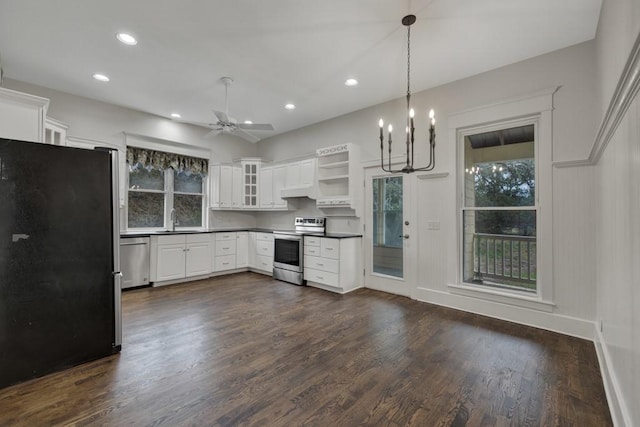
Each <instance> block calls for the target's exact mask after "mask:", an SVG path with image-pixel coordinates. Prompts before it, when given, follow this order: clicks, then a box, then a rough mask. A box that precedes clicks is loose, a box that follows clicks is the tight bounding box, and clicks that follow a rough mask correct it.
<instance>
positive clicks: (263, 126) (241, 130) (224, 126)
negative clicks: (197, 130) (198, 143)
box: [187, 77, 273, 142]
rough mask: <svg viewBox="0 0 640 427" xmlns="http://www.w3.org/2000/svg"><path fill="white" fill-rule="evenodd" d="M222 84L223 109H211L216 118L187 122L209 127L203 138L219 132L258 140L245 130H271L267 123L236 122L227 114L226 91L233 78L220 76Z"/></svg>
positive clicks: (253, 140) (249, 139)
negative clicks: (206, 120) (208, 120)
mask: <svg viewBox="0 0 640 427" xmlns="http://www.w3.org/2000/svg"><path fill="white" fill-rule="evenodd" d="M220 81H221V82H222V84H224V101H225V111H224V112H222V111H216V110H213V114H215V116H216V118H217V119H218V121H217V122H215V123H199V122H187V123H191V124H195V125H199V126H205V127H208V128H211V129H212V130H211V132H209V133H207V134H206V135H205V138H209V137H211V136H214V135H219V134H221V133H227V134H231V135H236V136H239V137H240V138H243V139H245V140H247V141H249V142H258V141H259V140H260V138H258V137H257V136H255V135H252V134H250V133H249V132H247V131H255V130H257V131H271V130H273V126H272V125H271V124H269V123H238V121H237V120H236V119H234V118H233V117H230V116H229V97H228V91H229V86H231V83H233V79H232V78H231V77H222V78H221V79H220Z"/></svg>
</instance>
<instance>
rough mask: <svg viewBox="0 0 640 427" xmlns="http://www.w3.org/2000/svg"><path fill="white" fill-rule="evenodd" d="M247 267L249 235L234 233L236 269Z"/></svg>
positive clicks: (246, 233) (244, 232)
mask: <svg viewBox="0 0 640 427" xmlns="http://www.w3.org/2000/svg"><path fill="white" fill-rule="evenodd" d="M246 267H249V233H248V232H246V231H239V232H237V233H236V268H246Z"/></svg>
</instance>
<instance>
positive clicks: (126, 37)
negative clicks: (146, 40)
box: [116, 33, 138, 46]
mask: <svg viewBox="0 0 640 427" xmlns="http://www.w3.org/2000/svg"><path fill="white" fill-rule="evenodd" d="M116 38H117V39H118V40H120V42H122V43H124V44H126V45H128V46H135V45H137V44H138V40H136V38H135V37H133V36H132V35H131V34H127V33H118V34H116Z"/></svg>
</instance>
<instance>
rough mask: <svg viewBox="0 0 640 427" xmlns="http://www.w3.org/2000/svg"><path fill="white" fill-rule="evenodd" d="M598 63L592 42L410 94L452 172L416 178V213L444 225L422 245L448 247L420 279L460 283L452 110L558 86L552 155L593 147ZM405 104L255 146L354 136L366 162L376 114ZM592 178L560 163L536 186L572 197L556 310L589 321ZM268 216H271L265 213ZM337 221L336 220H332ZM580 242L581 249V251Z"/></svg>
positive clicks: (565, 212) (304, 148)
mask: <svg viewBox="0 0 640 427" xmlns="http://www.w3.org/2000/svg"><path fill="white" fill-rule="evenodd" d="M595 64H596V62H595V42H593V41H591V42H586V43H582V44H579V45H576V46H573V47H569V48H566V49H562V50H559V51H556V52H552V53H549V54H546V55H543V56H539V57H536V58H533V59H530V60H527V61H523V62H519V63H516V64H512V65H509V66H506V67H503V68H500V69H497V70H494V71H490V72H487V73H483V74H480V75H477V76H474V77H471V78H468V79H464V80H460V81H457V82H454V83H451V84H447V85H444V86H440V87H437V88H434V89H430V90H427V91H423V92H419V93H416V94H414V95H413V98H412V99H413V100H414V108H415V110H416V112H417V115H418V117H419V118H418V119H417V120H416V126H417V131H418V132H419V133H420V135H421V137H420V138H419V140H420V145H421V146H422V145H424V141H426V125H427V120H426V115H427V111H428V110H429V108H434V109H435V111H436V119H437V124H436V130H437V132H438V140H437V146H436V150H437V167H436V169H435V171H434V172H448V173H449V177H448V178H446V179H444V180H425V181H421V182H420V183H419V184H417V187H418V189H419V190H418V191H419V193H418V195H417V198H418V199H419V200H420V202H419V203H418V204H417V205H416V206H417V209H418V215H417V216H418V217H422V218H430V219H432V220H438V221H440V222H441V230H440V232H439V233H436V234H434V233H431V234H427V231H426V230H423V229H422V228H420V229H419V230H418V239H419V240H418V245H419V247H418V253H419V254H428V253H434V251H435V252H437V253H439V254H442V259H440V258H438V259H432V258H428V257H425V258H423V259H420V263H419V264H420V265H419V266H416V268H417V269H418V274H417V277H419V278H420V279H419V281H418V283H416V287H420V288H424V289H429V290H434V291H438V292H444V293H448V292H449V289H448V284H455V283H456V282H457V262H456V260H457V242H456V239H457V236H458V232H457V222H456V218H457V215H458V212H457V208H456V197H455V194H456V192H457V186H456V179H455V176H456V166H455V165H456V164H455V141H449V140H448V139H447V138H448V132H447V129H448V120H447V117H448V115H449V114H452V113H456V112H459V111H462V110H466V109H469V108H472V107H476V106H481V105H487V104H491V103H495V102H498V101H503V100H505V99H509V98H513V97H517V96H521V95H527V94H529V93H533V92H536V91H539V90H542V89H546V88H549V87H553V86H561V87H560V89H559V90H558V92H557V93H556V94H555V95H554V112H553V138H554V140H553V157H554V161H558V160H574V159H578V158H583V157H585V156H587V155H588V153H589V150H590V144H591V142H592V141H593V135H594V133H595V130H596V127H597V120H596V110H597V103H596V99H597V98H596V93H595V91H594V87H595V85H596V72H595ZM403 103H404V99H402V98H399V99H397V100H394V101H391V102H388V103H385V104H381V105H376V106H373V107H370V108H367V109H364V110H360V111H357V112H354V113H352V114H348V115H345V116H341V117H337V118H335V119H332V120H328V121H325V122H322V123H318V124H315V125H313V126H309V127H306V128H303V129H299V130H296V131H293V132H289V133H286V134H283V135H278V136H275V137H272V138H270V139H266V140H264V141H262V142H261V143H260V144H259V155H260V156H261V157H264V158H270V159H274V160H280V159H283V158H286V157H290V156H299V155H304V154H307V153H309V152H313V151H314V150H315V149H316V148H320V147H325V146H329V145H334V144H339V143H344V142H352V143H355V144H358V145H359V146H360V147H361V156H362V160H363V161H367V160H375V159H378V158H379V157H378V156H379V140H378V127H377V122H378V119H379V118H380V117H384V118H385V120H386V121H387V122H392V123H395V124H396V126H395V127H396V128H398V127H399V126H398V124H399V123H402V119H403V117H404V105H403ZM402 145H403V144H396V149H398V151H394V154H397V155H400V154H402V152H401V150H402V149H403V147H402ZM421 153H423V152H421ZM422 157H423V154H420V156H419V158H420V160H419V163H420V162H424V160H423V159H422ZM411 179H415V178H411ZM590 180H591V175H590V174H588V173H585V172H584V171H582V170H575V169H574V170H562V171H557V170H556V171H554V176H553V188H542V189H540V191H553V192H554V194H556V193H557V194H558V195H570V196H571V197H570V198H568V199H567V198H565V197H562V198H556V197H554V206H553V210H554V254H556V253H558V254H560V255H563V257H562V258H561V259H560V262H555V263H554V272H553V273H554V274H553V275H554V293H555V303H556V307H555V310H554V312H555V313H556V314H559V315H562V316H568V317H574V318H577V319H583V320H587V321H592V320H593V319H594V317H595V279H594V276H595V268H594V266H593V256H592V252H593V246H594V240H593V235H592V234H590V233H585V232H584V228H582V227H583V226H584V225H585V224H588V223H593V220H592V217H591V216H590V215H591V214H590V211H589V209H590V208H591V207H592V205H593V194H592V187H591V181H590ZM436 201H437V203H436ZM576 218H578V220H576ZM271 220H272V219H271V218H268V219H266V222H269V221H271ZM258 222H259V223H260V219H259V220H258ZM331 222H334V223H335V222H336V220H333V219H331V220H330V223H331ZM350 223H351V224H350V225H349V227H351V228H352V229H353V228H356V227H357V228H358V229H360V230H361V225H362V224H361V221H357V220H352V221H350ZM264 225H268V224H264ZM339 226H341V227H345V228H346V227H347V225H346V221H345V220H342V222H341V223H340V225H339ZM576 248H579V249H578V250H577V251H576ZM583 248H589V249H588V250H583Z"/></svg>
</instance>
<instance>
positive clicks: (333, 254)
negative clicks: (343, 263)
mask: <svg viewBox="0 0 640 427" xmlns="http://www.w3.org/2000/svg"><path fill="white" fill-rule="evenodd" d="M320 256H322V257H324V258H331V259H340V240H338V239H327V238H323V239H322V240H321V242H320Z"/></svg>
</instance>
